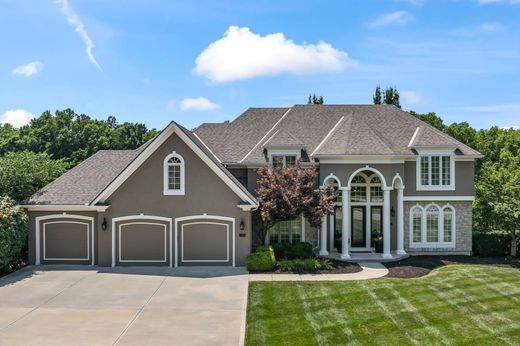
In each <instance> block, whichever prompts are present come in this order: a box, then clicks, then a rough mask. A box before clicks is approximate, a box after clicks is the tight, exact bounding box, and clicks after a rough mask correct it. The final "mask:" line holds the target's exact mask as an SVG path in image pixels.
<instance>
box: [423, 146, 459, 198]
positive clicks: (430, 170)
mask: <svg viewBox="0 0 520 346" xmlns="http://www.w3.org/2000/svg"><path fill="white" fill-rule="evenodd" d="M453 174H454V159H453V156H452V155H451V154H450V155H421V156H419V160H418V163H417V190H419V191H421V190H422V191H424V190H454V189H455V186H454V185H453V182H454V179H453Z"/></svg>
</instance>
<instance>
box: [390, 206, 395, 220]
mask: <svg viewBox="0 0 520 346" xmlns="http://www.w3.org/2000/svg"><path fill="white" fill-rule="evenodd" d="M390 215H392V217H394V216H395V209H394V207H393V206H392V209H390Z"/></svg>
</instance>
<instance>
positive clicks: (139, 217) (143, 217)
mask: <svg viewBox="0 0 520 346" xmlns="http://www.w3.org/2000/svg"><path fill="white" fill-rule="evenodd" d="M127 220H156V221H163V222H167V223H168V224H169V225H170V267H171V266H172V219H171V218H169V217H164V216H153V215H144V214H139V215H127V216H119V217H115V218H113V219H112V267H115V266H116V223H117V222H121V221H127ZM140 262H144V261H140Z"/></svg>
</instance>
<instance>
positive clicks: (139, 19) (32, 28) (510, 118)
mask: <svg viewBox="0 0 520 346" xmlns="http://www.w3.org/2000/svg"><path fill="white" fill-rule="evenodd" d="M0 47H1V48H0V49H1V52H2V53H1V54H0V95H1V96H0V122H12V123H14V124H18V125H20V124H23V123H24V122H26V121H27V120H28V119H29V118H30V117H31V116H32V115H34V116H38V115H39V114H41V113H42V112H43V111H45V110H51V111H54V110H56V109H63V108H68V107H70V108H73V109H74V110H75V111H76V112H78V113H85V114H89V115H91V116H93V117H96V118H100V119H105V118H106V117H107V116H109V115H114V116H116V117H117V119H118V120H119V121H120V122H122V121H138V122H144V123H145V124H146V125H147V126H149V127H156V128H162V127H164V126H165V125H166V124H167V123H168V122H169V121H170V120H176V121H178V122H180V123H181V124H183V125H185V126H187V127H190V128H193V127H196V126H197V125H198V124H200V123H202V122H220V121H224V120H227V119H229V120H232V119H234V118H235V117H237V116H238V115H240V114H241V113H242V112H243V111H244V110H245V109H247V108H248V107H275V106H290V105H293V104H297V103H305V101H306V99H307V96H308V94H309V93H317V94H319V95H323V96H324V97H325V101H326V103H330V104H336V103H342V104H349V103H355V104H358V103H371V102H372V94H373V91H374V88H375V86H376V85H377V84H381V85H382V86H383V87H384V86H396V87H397V88H398V89H399V90H400V92H401V103H402V105H403V109H405V110H410V109H412V110H416V111H419V112H428V111H434V112H436V113H437V114H438V115H440V116H441V117H442V118H443V119H444V120H445V122H447V123H451V122H454V121H468V122H469V123H470V124H471V125H472V126H474V127H476V128H487V127H490V126H492V125H498V126H501V127H502V126H520V0H459V1H457V0H445V1H444V0H435V1H434V0H408V1H407V0H395V1H392V0H388V1H376V0H372V1H370V0H359V1H354V0H352V1H326V2H324V1H259V0H257V1H223V0H219V1H182V2H181V1H158V0H156V1H137V0H114V1H102V0H58V1H52V0H50V1H47V0H38V1H28V0H0Z"/></svg>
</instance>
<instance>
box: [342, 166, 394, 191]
mask: <svg viewBox="0 0 520 346" xmlns="http://www.w3.org/2000/svg"><path fill="white" fill-rule="evenodd" d="M363 171H370V172H373V173H375V174H377V176H378V177H379V178H380V179H381V183H382V184H381V186H382V188H383V190H385V188H386V189H388V188H390V190H392V188H391V187H388V186H387V185H386V180H385V176H384V175H383V173H381V172H380V171H378V170H377V169H375V168H372V167H369V166H368V165H367V166H365V167H361V168H359V169H356V170H355V171H354V173H352V174H351V175H350V177H349V179H348V183H347V187H348V188H349V190H350V187H351V182H352V179H354V177H355V176H356V175H358V173H361V172H363Z"/></svg>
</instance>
